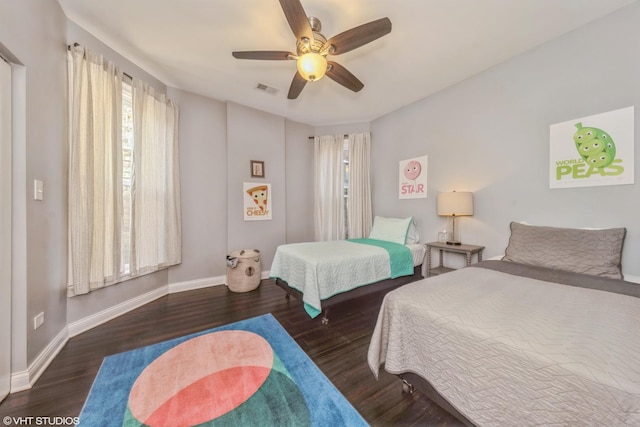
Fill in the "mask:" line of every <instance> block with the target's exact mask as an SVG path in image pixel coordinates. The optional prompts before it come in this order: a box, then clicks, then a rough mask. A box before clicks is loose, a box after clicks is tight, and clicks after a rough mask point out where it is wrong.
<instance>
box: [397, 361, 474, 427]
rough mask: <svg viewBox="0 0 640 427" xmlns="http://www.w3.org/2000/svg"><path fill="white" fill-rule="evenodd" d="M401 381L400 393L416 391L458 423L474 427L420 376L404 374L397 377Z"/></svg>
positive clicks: (410, 373) (409, 373)
mask: <svg viewBox="0 0 640 427" xmlns="http://www.w3.org/2000/svg"><path fill="white" fill-rule="evenodd" d="M397 376H398V377H399V378H400V379H401V380H402V391H403V392H405V393H413V392H414V391H415V390H416V389H417V390H419V391H420V392H421V393H423V394H424V395H425V396H427V398H429V399H430V400H431V401H432V402H434V403H435V404H436V405H438V406H439V407H441V408H442V409H444V410H445V411H447V412H448V413H450V414H451V415H453V416H454V417H455V418H456V419H457V420H458V421H460V422H461V423H463V424H464V425H465V426H467V427H476V425H475V424H473V423H472V422H471V421H469V419H468V418H467V417H465V416H464V415H462V414H461V413H460V412H459V411H458V410H457V409H456V408H454V407H453V405H451V404H450V403H449V401H447V400H446V399H445V398H444V397H442V396H441V395H440V393H438V392H437V391H436V389H435V388H433V386H432V385H431V383H430V382H429V381H427V380H425V379H424V378H422V377H421V376H419V375H417V374H414V373H412V372H405V373H402V374H398V375H397Z"/></svg>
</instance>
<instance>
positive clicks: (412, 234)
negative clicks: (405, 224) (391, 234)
mask: <svg viewBox="0 0 640 427" xmlns="http://www.w3.org/2000/svg"><path fill="white" fill-rule="evenodd" d="M419 242H420V233H419V232H418V228H417V227H416V221H415V220H414V219H413V218H411V224H409V232H408V233H407V241H406V242H405V244H407V245H413V244H414V243H419Z"/></svg>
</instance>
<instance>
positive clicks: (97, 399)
mask: <svg viewBox="0 0 640 427" xmlns="http://www.w3.org/2000/svg"><path fill="white" fill-rule="evenodd" d="M61 398H62V396H61ZM79 425H81V426H90V427H94V426H142V425H145V426H171V427H178V426H196V425H197V426H251V425H256V426H287V425H289V426H296V427H298V426H320V425H322V426H328V425H330V426H360V425H367V423H366V422H365V421H364V419H363V418H362V417H361V416H360V414H358V412H357V411H356V410H355V408H353V406H351V404H350V403H349V402H348V401H347V399H346V398H345V397H344V396H343V395H342V394H340V392H339V391H338V390H337V389H336V388H335V386H334V385H333V384H332V383H331V382H330V381H329V379H328V378H327V377H326V376H325V375H324V374H323V373H322V371H320V369H319V368H318V367H317V366H316V365H315V364H314V363H313V361H312V360H311V359H310V358H309V357H308V356H307V355H306V354H305V352H304V351H303V350H302V349H301V348H300V347H299V346H298V344H297V343H296V342H295V341H294V340H293V338H291V336H289V334H288V333H287V332H286V331H285V329H284V328H283V327H282V326H281V325H280V324H279V323H278V321H277V320H276V319H275V318H274V317H273V316H272V315H271V314H267V315H264V316H259V317H254V318H252V319H248V320H243V321H240V322H236V323H232V324H229V325H225V326H221V327H219V328H215V329H211V330H207V331H203V332H198V333H195V334H192V335H188V336H185V337H181V338H176V339H173V340H170V341H165V342H162V343H159V344H154V345H151V346H147V347H143V348H140V349H137V350H132V351H128V352H125V353H120V354H116V355H113V356H108V357H106V358H105V359H104V361H103V362H102V366H101V367H100V370H99V372H98V375H97V376H96V379H95V381H94V383H93V386H92V387H91V391H90V392H89V396H88V397H87V400H86V402H85V404H84V407H83V409H82V412H81V414H80V423H79Z"/></svg>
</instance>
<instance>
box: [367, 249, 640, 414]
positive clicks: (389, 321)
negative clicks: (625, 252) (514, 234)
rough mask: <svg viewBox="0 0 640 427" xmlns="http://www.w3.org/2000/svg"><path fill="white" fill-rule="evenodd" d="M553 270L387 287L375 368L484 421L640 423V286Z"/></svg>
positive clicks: (493, 270)
mask: <svg viewBox="0 0 640 427" xmlns="http://www.w3.org/2000/svg"><path fill="white" fill-rule="evenodd" d="M545 270H546V269H539V268H536V267H533V268H531V267H528V266H522V265H519V264H515V263H510V262H504V261H492V262H490V261H486V262H483V263H480V264H476V265H475V266H473V267H468V268H464V269H461V270H458V271H455V272H452V273H448V274H444V275H441V276H436V277H432V278H429V279H424V280H421V281H417V282H414V283H411V284H409V285H405V286H403V287H401V288H399V289H397V290H395V291H392V292H390V293H389V294H387V296H386V297H385V299H384V301H383V303H382V307H381V309H380V313H379V316H378V321H377V324H376V327H375V330H374V333H373V337H372V340H371V344H370V347H369V354H368V362H369V366H370V368H371V370H372V371H373V373H374V374H375V375H376V376H377V375H378V370H379V368H380V366H381V365H382V364H384V366H385V370H386V371H388V372H390V373H392V374H399V373H403V372H413V373H415V374H418V375H420V376H421V377H423V378H425V379H427V380H429V382H430V383H431V384H432V385H433V386H434V388H435V389H436V390H437V391H438V392H439V393H440V394H441V395H442V396H443V397H444V398H445V399H447V400H448V401H449V402H450V403H451V404H452V405H453V406H454V407H455V408H456V409H457V410H458V411H460V412H461V413H462V414H464V415H465V416H466V417H468V418H469V419H470V420H471V421H473V422H474V423H475V424H477V425H479V426H525V425H532V426H533V425H562V426H616V425H635V426H638V425H640V298H638V296H639V295H640V285H637V284H633V283H629V282H623V281H620V280H612V279H605V280H601V279H595V280H594V279H592V278H591V277H590V276H582V275H575V274H573V273H569V274H564V273H561V272H557V271H552V270H551V271H549V270H547V271H545ZM527 276H530V277H527ZM556 281H559V282H566V284H559V283H556ZM583 286H585V287H583ZM602 289H606V290H602Z"/></svg>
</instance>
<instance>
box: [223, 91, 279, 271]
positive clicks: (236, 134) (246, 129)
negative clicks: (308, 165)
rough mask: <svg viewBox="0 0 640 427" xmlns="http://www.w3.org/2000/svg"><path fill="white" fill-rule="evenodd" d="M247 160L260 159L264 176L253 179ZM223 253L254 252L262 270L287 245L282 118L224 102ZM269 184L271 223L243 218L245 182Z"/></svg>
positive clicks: (266, 267)
mask: <svg viewBox="0 0 640 427" xmlns="http://www.w3.org/2000/svg"><path fill="white" fill-rule="evenodd" d="M251 160H260V161H264V172H265V176H264V178H251V168H250V162H251ZM227 165H228V167H227V206H226V208H227V215H228V221H227V250H228V251H229V252H233V251H235V250H238V249H245V248H247V249H258V250H260V251H261V252H262V257H261V259H262V265H263V269H268V268H269V266H270V265H271V262H272V261H273V255H274V254H275V249H276V246H277V245H279V244H283V243H285V241H286V216H287V214H286V202H285V191H286V179H285V120H284V118H282V117H280V116H276V115H273V114H269V113H265V112H263V111H258V110H254V109H252V108H249V107H245V106H242V105H239V104H234V103H227ZM244 182H252V183H257V184H271V193H270V194H269V198H271V210H272V219H271V220H260V221H245V220H244V213H243V209H244V193H243V183H244Z"/></svg>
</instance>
